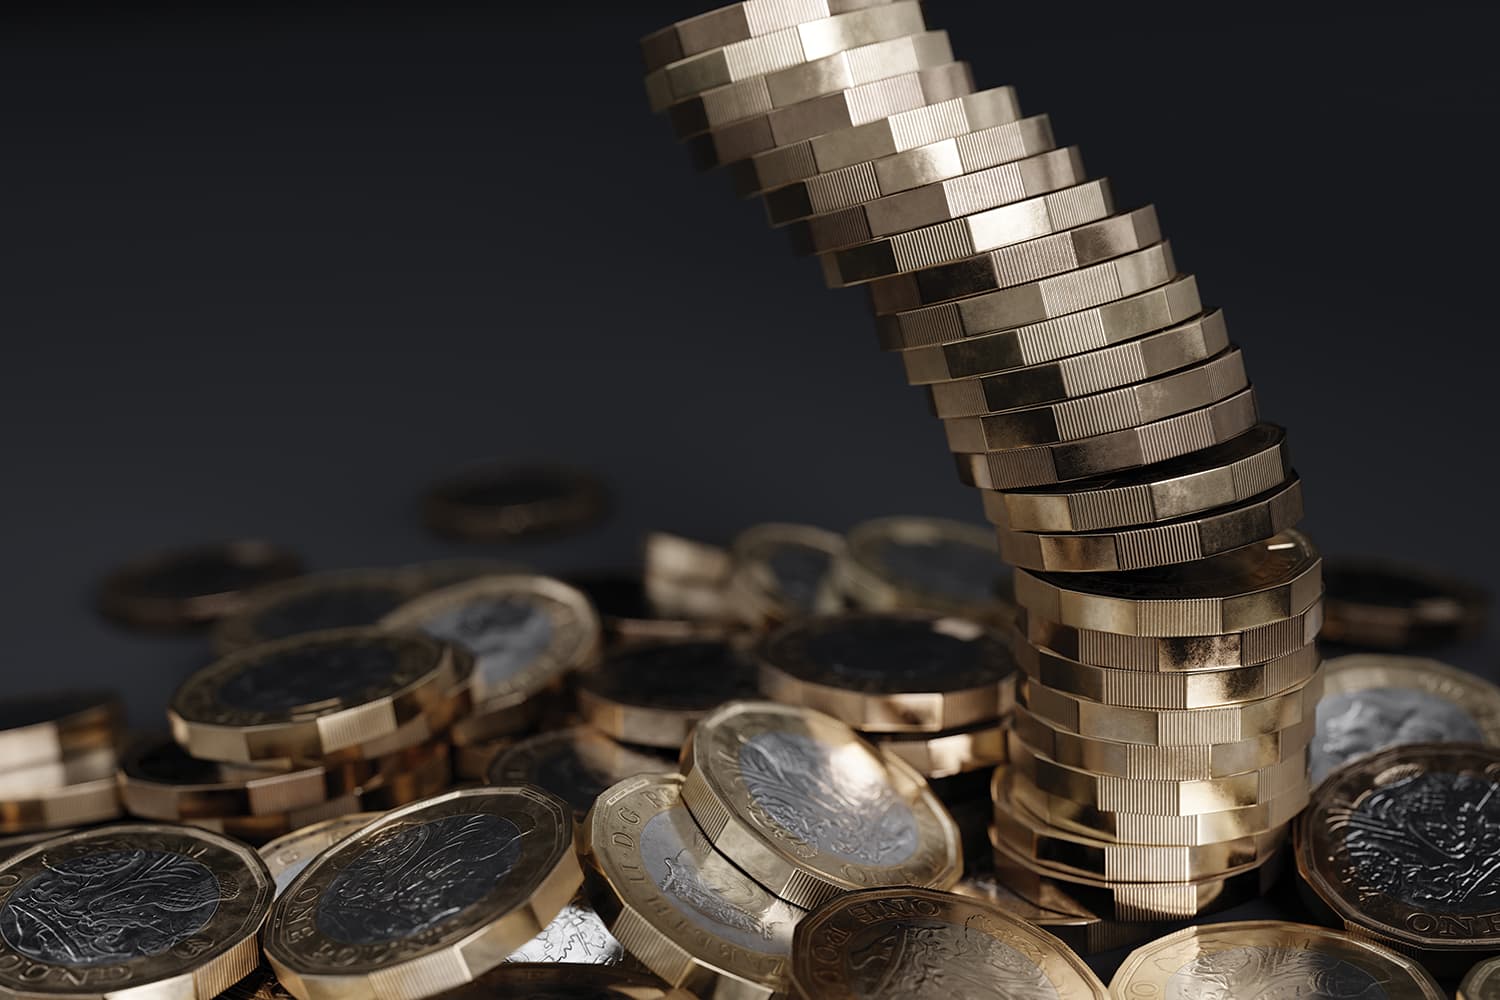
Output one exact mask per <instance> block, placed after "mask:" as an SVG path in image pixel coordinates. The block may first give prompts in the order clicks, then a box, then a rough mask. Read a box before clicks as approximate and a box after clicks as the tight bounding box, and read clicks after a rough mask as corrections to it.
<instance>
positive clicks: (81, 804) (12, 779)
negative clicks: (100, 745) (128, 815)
mask: <svg viewBox="0 0 1500 1000" xmlns="http://www.w3.org/2000/svg"><path fill="white" fill-rule="evenodd" d="M119 815H120V796H119V790H118V789H117V788H116V787H115V756H114V753H113V751H111V750H98V751H89V752H87V753H85V754H81V755H77V756H73V757H65V758H63V759H62V760H61V761H55V762H52V763H48V764H40V765H34V766H32V767H28V768H24V769H21V770H15V771H6V772H3V773H0V834H20V833H28V832H32V831H37V830H57V831H60V830H65V829H67V828H68V827H73V826H85V825H87V824H90V823H102V822H104V821H105V820H111V819H114V818H116V817H117V816H119Z"/></svg>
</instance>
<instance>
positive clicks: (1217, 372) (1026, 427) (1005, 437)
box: [943, 346, 1250, 453]
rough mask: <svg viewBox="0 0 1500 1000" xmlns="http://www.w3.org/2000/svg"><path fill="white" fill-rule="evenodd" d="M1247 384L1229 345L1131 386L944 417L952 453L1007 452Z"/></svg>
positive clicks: (1168, 413) (1200, 402)
mask: <svg viewBox="0 0 1500 1000" xmlns="http://www.w3.org/2000/svg"><path fill="white" fill-rule="evenodd" d="M1249 384H1250V380H1249V377H1248V376H1247V375H1246V374H1245V361H1244V356H1243V354H1242V353H1241V352H1240V349H1239V348H1238V347H1234V346H1231V347H1230V348H1229V349H1228V350H1227V351H1223V352H1220V353H1219V354H1217V355H1215V356H1214V357H1212V358H1210V359H1209V360H1207V361H1205V362H1203V363H1201V364H1197V365H1194V366H1192V367H1191V368H1184V369H1182V370H1181V371H1177V372H1172V373H1170V374H1167V375H1163V376H1161V377H1160V378H1155V379H1151V380H1149V381H1146V382H1141V383H1138V384H1136V385H1128V386H1123V387H1121V388H1119V389H1111V390H1109V391H1108V392H1101V393H1098V394H1096V395H1092V396H1081V397H1079V398H1078V399H1069V400H1066V401H1064V402H1061V403H1046V404H1043V405H1041V406H1028V407H1023V408H1021V409H1017V410H1006V411H1003V412H1000V413H987V414H985V415H983V416H979V417H954V418H950V419H946V420H944V421H943V429H944V431H945V433H946V434H947V437H948V447H949V448H950V449H951V450H953V451H955V452H963V453H973V452H992V451H1000V452H1011V451H1017V450H1021V449H1028V448H1037V447H1040V446H1043V445H1053V444H1061V443H1063V442H1067V441H1079V440H1086V439H1089V438H1098V437H1100V436H1101V435H1105V434H1113V433H1116V432H1118V431H1123V430H1127V429H1130V428H1138V427H1141V426H1144V425H1146V424H1152V423H1156V422H1157V421H1160V420H1166V419H1168V418H1169V417H1175V416H1180V415H1181V414H1183V413H1186V412H1188V411H1190V410H1199V409H1202V408H1203V407H1205V406H1212V405H1213V404H1215V403H1218V402H1221V401H1222V400H1224V399H1226V398H1228V397H1229V396H1231V395H1233V394H1235V393H1237V392H1243V391H1244V390H1245V389H1246V388H1247V387H1248V386H1249Z"/></svg>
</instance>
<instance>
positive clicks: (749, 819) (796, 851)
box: [681, 702, 963, 907]
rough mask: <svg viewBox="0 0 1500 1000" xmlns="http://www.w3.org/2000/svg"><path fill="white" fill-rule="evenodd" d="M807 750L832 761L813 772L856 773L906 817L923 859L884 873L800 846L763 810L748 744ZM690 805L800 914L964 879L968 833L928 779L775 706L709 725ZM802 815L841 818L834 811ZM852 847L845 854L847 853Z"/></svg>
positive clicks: (718, 843)
mask: <svg viewBox="0 0 1500 1000" xmlns="http://www.w3.org/2000/svg"><path fill="white" fill-rule="evenodd" d="M798 741H801V744H802V746H803V747H805V746H811V747H812V748H813V750H814V752H826V753H827V754H828V756H825V757H823V758H821V759H819V760H818V761H817V762H811V761H807V760H805V759H804V760H802V761H800V762H799V761H795V760H788V761H785V762H783V763H785V764H786V766H794V765H795V764H796V763H802V764H806V765H807V766H809V767H814V768H821V769H829V768H843V769H854V770H857V772H858V773H859V775H860V782H861V784H862V785H863V787H865V788H866V789H868V790H869V791H870V793H872V794H875V795H877V797H878V798H879V799H880V801H881V804H882V805H886V806H889V807H890V808H892V809H895V808H900V807H903V806H904V807H905V809H906V810H907V816H908V817H909V819H910V823H911V826H910V829H911V832H912V833H913V835H914V836H913V840H914V841H915V848H914V854H912V855H909V856H908V857H906V858H904V859H899V860H898V862H897V863H895V864H876V863H870V862H866V861H861V860H859V858H858V857H849V856H845V855H842V854H839V853H837V852H835V851H833V850H830V849H827V848H826V847H825V846H824V845H822V844H816V843H807V842H804V841H801V840H799V839H798V837H797V835H796V834H795V833H793V832H792V831H791V830H788V829H786V828H785V827H784V826H782V825H781V824H779V823H778V822H777V821H776V819H775V818H774V817H773V816H772V815H771V813H769V812H767V811H766V810H765V808H764V807H763V806H761V805H760V804H759V800H758V799H757V798H756V796H755V794H754V793H753V792H752V791H751V790H750V782H748V781H747V779H746V776H745V774H744V771H743V769H742V765H741V764H740V760H741V757H742V754H741V752H740V747H741V746H742V745H743V744H746V743H755V744H756V745H758V746H770V747H776V748H783V749H786V750H788V751H789V755H790V756H792V757H796V756H797V755H798V754H799V751H800V749H801V748H800V747H799V744H798ZM681 764H682V768H683V775H684V782H683V788H682V800H683V802H684V803H685V804H686V805H687V807H688V811H689V812H691V813H692V815H693V818H694V819H695V820H697V821H698V825H699V826H700V827H702V828H703V833H704V836H705V837H707V838H708V841H709V843H711V844H712V845H713V846H714V848H715V849H716V850H718V851H719V852H720V853H722V854H724V855H725V856H726V857H728V858H729V859H730V860H731V861H733V862H734V864H735V865H736V866H737V867H738V868H740V869H741V870H742V871H744V872H745V873H746V874H747V875H749V876H750V877H751V878H753V879H755V881H756V882H758V883H760V884H761V885H763V886H765V887H766V888H767V889H769V890H771V891H772V892H773V893H775V894H776V895H777V896H779V897H781V898H782V899H785V900H786V901H787V902H789V903H794V904H796V905H798V906H806V907H812V906H816V905H818V904H820V903H823V902H825V901H827V900H828V899H831V898H833V897H834V896H837V895H839V894H840V893H843V892H847V891H849V890H850V889H854V888H857V887H860V886H861V885H930V886H936V887H938V888H947V887H949V886H952V885H953V884H954V883H955V882H957V881H958V878H959V875H960V874H961V872H962V869H963V855H962V852H961V850H960V848H959V831H958V827H957V826H956V825H955V824H954V822H953V819H952V817H951V816H949V815H948V811H947V810H946V809H945V808H944V807H943V805H942V803H941V802H939V801H938V799H937V796H935V795H934V794H933V792H932V790H931V788H929V787H928V785H927V781H926V779H924V778H923V777H922V776H921V775H920V774H918V773H917V772H916V771H915V770H913V769H912V767H911V766H910V765H909V764H907V763H906V762H905V761H903V760H901V759H900V758H899V757H897V756H895V755H894V754H890V753H882V752H881V751H879V750H878V749H877V748H875V747H873V746H871V745H870V744H868V743H866V742H865V741H864V740H862V739H860V737H859V735H858V734H857V733H855V732H854V730H852V729H850V728H849V727H848V726H846V725H844V724H843V723H842V722H839V721H838V720H836V719H833V718H831V717H829V716H826V715H823V714H821V713H818V712H814V711H811V710H810V709H805V708H794V707H790V706H786V705H778V704H775V703H772V702H731V703H730V704H728V705H724V706H722V707H721V708H719V709H718V710H716V711H714V712H713V713H711V714H710V715H708V716H706V717H705V718H704V719H703V721H702V722H700V723H699V724H698V728H697V729H695V730H694V731H693V735H692V738H691V739H690V741H689V742H688V744H687V745H686V746H684V747H683V752H682V761H681ZM793 807H794V808H795V807H802V808H815V809H821V810H828V809H830V808H832V809H841V808H842V807H841V806H831V805H830V804H829V803H827V802H822V801H818V802H811V801H809V802H799V803H796V805H795V806H793ZM841 846H842V845H841Z"/></svg>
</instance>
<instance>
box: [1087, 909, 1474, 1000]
mask: <svg viewBox="0 0 1500 1000" xmlns="http://www.w3.org/2000/svg"><path fill="white" fill-rule="evenodd" d="M1109 988H1110V991H1111V992H1112V993H1113V995H1114V996H1118V997H1168V996H1184V995H1187V996H1191V995H1196V994H1197V993H1198V991H1207V992H1211V993H1215V994H1216V995H1223V996H1226V997H1230V996H1233V997H1262V996H1281V995H1284V994H1287V993H1289V994H1291V995H1299V996H1319V997H1335V996H1336V997H1357V996H1372V997H1373V996H1379V997H1382V998H1388V1000H1442V998H1443V996H1445V994H1444V993H1443V991H1442V989H1440V988H1439V987H1438V984H1437V983H1436V982H1434V981H1433V979H1432V977H1431V976H1430V975H1428V974H1427V972H1426V971H1425V970H1424V969H1423V968H1422V967H1421V966H1420V965H1418V964H1417V963H1415V962H1413V961H1411V960H1410V959H1408V958H1404V957H1403V956H1401V955H1398V954H1396V953H1395V952H1392V951H1390V950H1389V949H1387V948H1382V947H1380V946H1379V945H1376V944H1371V943H1369V942H1367V941H1361V940H1359V939H1358V938H1355V937H1353V936H1351V935H1349V934H1341V933H1339V932H1338V931H1333V930H1329V929H1328V928H1326V927H1310V926H1308V925H1306V924H1290V923H1282V922H1280V921H1274V920H1251V921H1242V922H1238V923H1224V924H1211V925H1208V926H1204V927H1188V928H1185V929H1183V930H1180V931H1178V932H1176V933H1175V934H1168V935H1167V936H1166V937H1163V938H1161V939H1159V940H1156V941H1153V942H1151V943H1150V944H1148V945H1144V946H1142V947H1140V948H1137V949H1136V950H1135V951H1133V952H1131V954H1130V956H1129V957H1128V958H1126V959H1125V962H1124V964H1122V965H1121V966H1120V968H1119V970H1118V971H1117V972H1116V973H1115V977H1114V979H1113V980H1111V981H1110V984H1109Z"/></svg>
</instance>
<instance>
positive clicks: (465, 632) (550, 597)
mask: <svg viewBox="0 0 1500 1000" xmlns="http://www.w3.org/2000/svg"><path fill="white" fill-rule="evenodd" d="M380 624H381V626H382V627H383V628H388V629H403V630H405V629H410V630H415V631H419V632H424V633H426V634H427V635H430V636H433V637H434V638H436V639H440V640H442V641H444V642H448V643H452V644H453V645H455V646H457V647H458V648H460V649H464V650H467V651H468V653H469V654H470V655H472V657H473V660H474V669H473V672H472V673H471V674H470V675H469V676H468V678H467V683H468V688H469V692H470V696H471V698H472V699H473V703H474V714H473V715H472V716H470V717H469V718H466V719H463V720H461V721H460V722H459V723H458V724H457V725H456V726H455V727H454V731H453V739H454V742H455V743H459V744H464V743H472V742H476V741H485V740H492V739H495V738H497V737H500V736H510V735H514V734H515V733H518V732H520V731H522V730H524V729H525V728H526V727H527V726H529V725H530V724H531V723H532V722H534V721H535V720H536V718H537V716H538V714H539V708H540V701H541V698H540V696H541V695H543V694H544V693H546V692H548V691H550V690H556V689H557V688H558V687H559V686H560V685H561V684H562V682H563V679H564V677H565V676H566V675H567V674H568V673H570V672H571V671H574V670H577V669H580V668H582V667H585V666H588V665H590V664H591V663H593V662H594V661H595V660H596V659H597V657H598V656H599V651H600V648H601V646H602V644H603V631H602V627H601V625H600V622H599V615H598V614H597V613H596V612H595V611H594V608H593V605H591V604H590V603H589V599H588V598H587V597H585V596H584V595H583V594H582V593H580V592H579V591H577V590H575V589H574V588H572V587H570V586H568V585H567V584H565V583H563V582H562V581H560V580H554V579H552V578H551V577H545V576H535V575H514V576H488V577H480V578H479V579H476V580H470V581H469V582H467V583H460V584H457V585H455V586H452V587H445V588H443V589H442V590H435V591H433V592H431V593H429V594H424V595H423V596H421V597H419V598H417V599H415V600H413V601H411V602H409V603H407V604H403V605H402V606H401V607H399V608H397V609H396V610H395V611H393V612H391V613H390V614H388V615H386V616H385V617H384V618H382V619H381V621H380Z"/></svg>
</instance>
